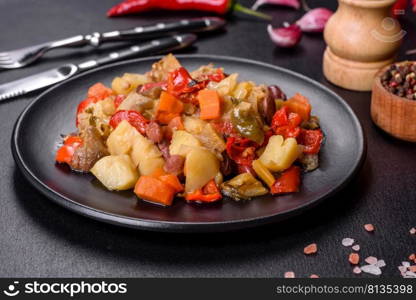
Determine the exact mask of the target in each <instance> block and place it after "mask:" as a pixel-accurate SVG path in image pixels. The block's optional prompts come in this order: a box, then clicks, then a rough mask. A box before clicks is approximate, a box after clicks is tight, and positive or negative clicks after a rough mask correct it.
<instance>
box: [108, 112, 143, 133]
mask: <svg viewBox="0 0 416 300" xmlns="http://www.w3.org/2000/svg"><path fill="white" fill-rule="evenodd" d="M124 120H127V122H129V123H130V125H131V126H133V127H134V128H136V129H137V131H138V132H140V133H141V134H143V135H144V134H146V126H147V124H148V123H149V122H150V121H149V120H148V119H146V118H145V117H143V115H142V114H141V113H139V112H137V111H135V110H119V111H118V112H116V113H115V114H114V115H113V116H112V117H111V119H110V126H111V127H113V128H116V127H117V126H118V124H120V122H121V121H124Z"/></svg>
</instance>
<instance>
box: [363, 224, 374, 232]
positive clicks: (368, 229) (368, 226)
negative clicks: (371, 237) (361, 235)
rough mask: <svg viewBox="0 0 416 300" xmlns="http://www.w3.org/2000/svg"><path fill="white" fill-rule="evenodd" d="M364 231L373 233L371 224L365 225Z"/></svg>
mask: <svg viewBox="0 0 416 300" xmlns="http://www.w3.org/2000/svg"><path fill="white" fill-rule="evenodd" d="M364 229H365V230H366V231H368V232H373V231H374V225H373V224H365V225H364Z"/></svg>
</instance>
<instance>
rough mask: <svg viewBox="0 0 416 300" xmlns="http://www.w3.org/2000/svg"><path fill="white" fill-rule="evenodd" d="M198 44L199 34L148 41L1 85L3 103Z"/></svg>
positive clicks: (0, 96) (0, 97) (0, 94)
mask: <svg viewBox="0 0 416 300" xmlns="http://www.w3.org/2000/svg"><path fill="white" fill-rule="evenodd" d="M195 40H196V35H195V34H192V33H189V34H178V35H173V36H169V37H165V38H160V39H155V40H151V41H147V42H144V43H141V44H138V45H134V46H131V47H129V48H127V49H126V50H121V51H118V52H112V53H110V54H108V55H106V56H103V57H100V58H98V59H93V60H88V61H85V62H82V63H80V64H77V65H76V64H66V65H62V66H60V67H58V68H54V69H50V70H47V71H44V72H41V73H38V74H35V75H31V76H28V77H25V78H22V79H18V80H15V81H12V82H9V83H6V84H2V85H0V101H3V100H6V99H9V98H13V97H16V96H20V95H24V94H27V93H29V92H31V91H35V90H39V89H42V88H45V87H48V86H51V85H53V84H56V83H58V82H61V81H64V80H66V79H68V78H70V77H72V76H74V75H75V74H78V73H81V72H83V71H86V70H90V69H93V68H95V67H98V66H101V65H104V64H108V63H112V62H115V61H118V60H122V59H125V58H131V57H133V56H138V55H146V54H157V53H162V52H170V51H173V50H177V49H180V48H184V47H187V46H189V45H191V44H192V43H193V42H195Z"/></svg>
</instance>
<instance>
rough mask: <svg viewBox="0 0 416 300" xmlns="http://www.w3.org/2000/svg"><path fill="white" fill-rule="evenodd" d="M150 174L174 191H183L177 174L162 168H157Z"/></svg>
mask: <svg viewBox="0 0 416 300" xmlns="http://www.w3.org/2000/svg"><path fill="white" fill-rule="evenodd" d="M150 176H152V177H154V178H157V179H159V180H160V181H162V182H164V183H166V184H167V185H169V186H170V187H171V188H173V189H174V190H175V192H176V193H179V192H182V191H183V185H182V184H181V182H180V181H179V178H178V176H176V175H174V174H170V173H166V172H165V170H163V168H157V169H156V170H155V171H154V172H153V173H152V174H151V175H150Z"/></svg>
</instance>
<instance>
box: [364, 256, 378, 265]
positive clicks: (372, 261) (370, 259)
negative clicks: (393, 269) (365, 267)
mask: <svg viewBox="0 0 416 300" xmlns="http://www.w3.org/2000/svg"><path fill="white" fill-rule="evenodd" d="M377 261H378V260H377V258H376V257H374V256H369V257H367V258H366V259H365V262H366V263H368V264H370V265H375V264H376V263H377Z"/></svg>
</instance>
